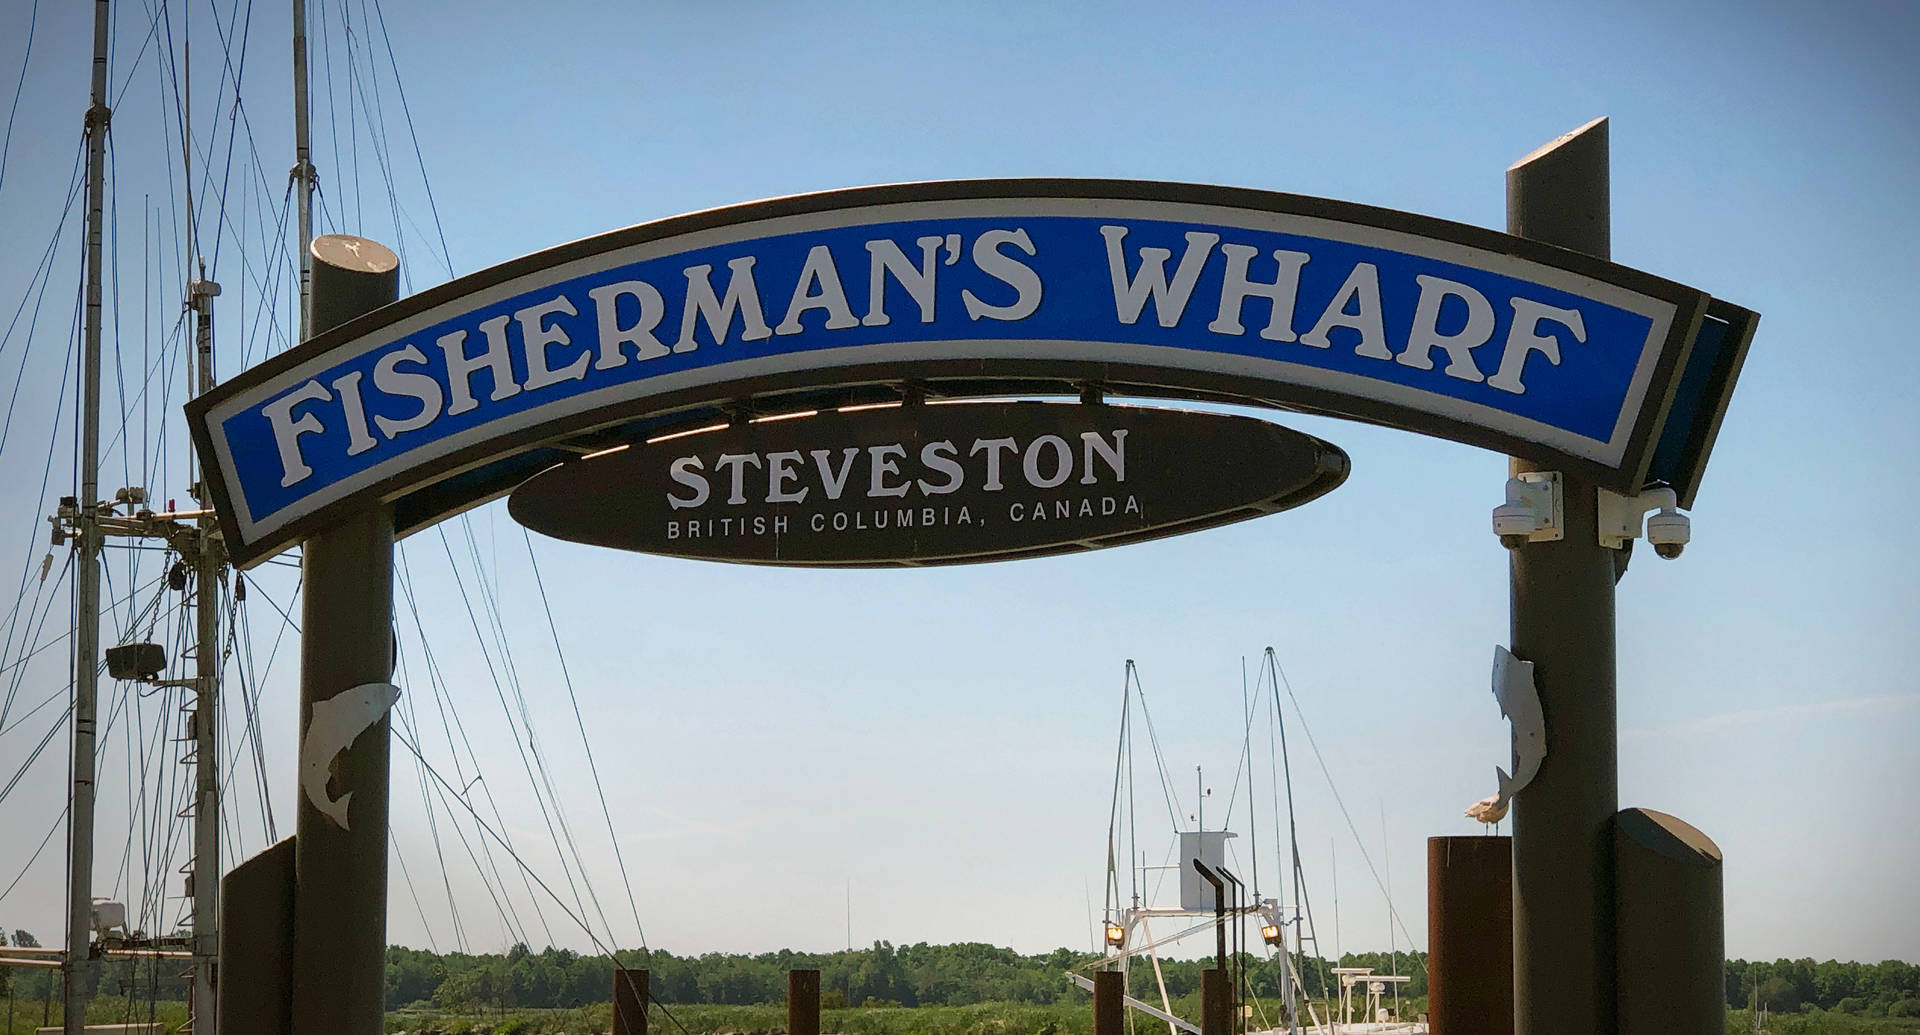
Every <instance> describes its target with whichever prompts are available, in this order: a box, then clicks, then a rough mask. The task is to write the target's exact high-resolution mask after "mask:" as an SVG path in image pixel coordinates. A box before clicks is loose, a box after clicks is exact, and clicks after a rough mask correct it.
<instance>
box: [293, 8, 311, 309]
mask: <svg viewBox="0 0 1920 1035" xmlns="http://www.w3.org/2000/svg"><path fill="white" fill-rule="evenodd" d="M307 112H308V104H307V0H293V154H294V159H293V172H292V174H291V175H292V177H293V184H294V186H293V190H294V198H295V208H296V209H297V210H298V212H299V222H300V340H301V341H306V340H307V339H308V338H310V337H312V336H313V305H312V298H313V251H312V249H313V182H314V177H315V174H314V171H313V143H312V140H311V138H310V130H309V128H308V125H307Z"/></svg>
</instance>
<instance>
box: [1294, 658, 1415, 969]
mask: <svg viewBox="0 0 1920 1035" xmlns="http://www.w3.org/2000/svg"><path fill="white" fill-rule="evenodd" d="M1273 670H1274V674H1275V675H1276V676H1277V677H1278V678H1279V680H1280V683H1281V685H1283V686H1285V687H1286V689H1287V699H1288V700H1290V701H1292V702H1293V710H1294V713H1295V714H1296V715H1298V716H1299V718H1300V729H1301V731H1302V732H1304V733H1305V734H1306V735H1307V746H1309V747H1311V748H1312V749H1313V759H1314V761H1316V762H1318V763H1319V764H1320V773H1321V775H1322V776H1325V777H1326V778H1327V789H1328V790H1329V791H1332V792H1333V801H1334V804H1336V805H1338V806H1340V817H1341V818H1342V819H1344V820H1346V823H1347V830H1348V831H1349V832H1351V833H1352V834H1353V840H1354V843H1355V844H1356V845H1357V846H1358V847H1359V849H1360V858H1361V859H1362V860H1364V861H1365V862H1366V864H1367V872H1368V873H1370V874H1372V875H1373V883H1374V885H1375V886H1377V887H1378V888H1379V889H1380V894H1381V895H1382V896H1384V897H1385V898H1386V900H1387V913H1388V914H1389V915H1390V916H1391V917H1392V918H1393V922H1394V924H1395V925H1396V926H1398V927H1399V928H1400V934H1401V936H1403V937H1405V938H1406V939H1407V942H1408V944H1412V943H1413V935H1411V934H1409V933H1408V932H1407V925H1406V923H1405V922H1404V921H1402V920H1401V919H1400V911H1399V910H1398V909H1397V908H1395V907H1394V904H1393V895H1392V893H1391V892H1389V891H1388V890H1387V885H1386V882H1385V881H1382V880H1381V879H1380V871H1379V870H1377V869H1375V868H1374V865H1373V856H1371V855H1370V854H1368V852H1367V845H1366V842H1365V841H1363V840H1361V838H1360V829H1359V828H1358V827H1356V826H1354V823H1353V816H1352V815H1351V814H1349V813H1348V812H1347V803H1346V802H1344V801H1342V800H1341V799H1340V789H1339V788H1338V787H1335V786H1334V784H1333V773H1332V772H1330V771H1329V770H1328V769H1327V760H1326V757H1325V756H1323V755H1322V754H1321V753H1320V745H1319V744H1318V743H1317V742H1316V741H1315V740H1314V739H1313V730H1312V729H1311V728H1310V727H1308V725H1307V716H1306V712H1304V711H1302V710H1301V708H1300V699H1299V698H1298V697H1295V696H1294V694H1293V684H1292V682H1290V681H1289V680H1288V679H1287V673H1286V670H1284V669H1282V668H1281V667H1280V662H1279V660H1278V659H1275V660H1274V663H1273Z"/></svg>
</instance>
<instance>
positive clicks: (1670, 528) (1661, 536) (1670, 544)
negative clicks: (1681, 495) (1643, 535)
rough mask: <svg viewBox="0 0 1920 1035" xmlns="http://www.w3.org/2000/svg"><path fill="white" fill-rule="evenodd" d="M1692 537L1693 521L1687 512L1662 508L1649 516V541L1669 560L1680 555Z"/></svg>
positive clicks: (1654, 548) (1656, 550)
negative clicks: (1689, 518)
mask: <svg viewBox="0 0 1920 1035" xmlns="http://www.w3.org/2000/svg"><path fill="white" fill-rule="evenodd" d="M1692 538H1693V522H1691V521H1689V520H1688V519H1687V516H1686V515H1685V514H1682V513H1680V512H1678V511H1675V510H1670V509H1662V510H1661V511H1660V512H1659V513H1658V514H1653V515H1651V516H1649V517H1648V518H1647V542H1649V543H1651V544H1653V552H1654V553H1657V554H1659V555H1660V556H1661V557H1664V558H1666V559H1667V560H1673V559H1674V558H1675V557H1678V556H1680V551H1682V550H1684V549H1686V548H1687V542H1688V541H1689V540H1691V539H1692Z"/></svg>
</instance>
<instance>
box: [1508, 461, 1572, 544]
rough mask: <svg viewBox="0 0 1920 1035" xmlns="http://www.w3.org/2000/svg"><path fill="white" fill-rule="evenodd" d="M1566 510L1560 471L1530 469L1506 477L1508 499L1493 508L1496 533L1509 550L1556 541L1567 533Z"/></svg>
mask: <svg viewBox="0 0 1920 1035" xmlns="http://www.w3.org/2000/svg"><path fill="white" fill-rule="evenodd" d="M1565 514H1566V503H1565V497H1564V496H1563V495H1562V491H1561V488H1560V472H1558V471H1528V472H1526V473H1525V474H1521V475H1516V476H1515V477H1512V478H1508V479H1507V501H1506V502H1505V503H1502V504H1501V505H1499V506H1497V507H1495V508H1493V534H1494V535H1496V536H1499V537H1500V545H1501V546H1504V547H1506V548H1507V549H1509V550H1518V549H1520V548H1521V547H1522V546H1525V545H1527V544H1528V543H1549V542H1557V541H1558V540H1560V539H1562V538H1564V537H1565V536H1566V521H1565Z"/></svg>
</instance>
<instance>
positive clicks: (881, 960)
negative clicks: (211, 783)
mask: <svg viewBox="0 0 1920 1035" xmlns="http://www.w3.org/2000/svg"><path fill="white" fill-rule="evenodd" d="M618 959H619V964H620V966H623V967H632V968H637V969H644V970H647V971H649V972H650V975H649V980H650V983H651V984H650V988H651V991H652V993H653V996H654V997H655V998H657V999H659V1000H660V1001H662V1002H665V1003H669V1004H674V1003H704V1004H724V1005H755V1004H766V1003H780V1002H784V1001H785V998H786V990H787V984H786V982H787V972H788V971H789V970H801V969H805V970H818V971H820V988H821V1005H823V1006H825V1007H827V1008H829V1009H833V1008H839V1007H844V1006H883V1005H884V1006H967V1005H972V1004H975V1003H985V1002H1014V1003H1031V1004H1046V1003H1052V1002H1056V1001H1059V1000H1061V999H1062V998H1064V997H1070V996H1077V995H1081V994H1083V993H1081V992H1079V991H1078V990H1077V989H1076V988H1074V987H1073V986H1071V985H1070V984H1069V983H1068V981H1067V979H1066V976H1065V975H1066V971H1068V970H1070V969H1077V968H1084V967H1086V966H1087V965H1088V964H1091V963H1093V962H1094V961H1096V960H1097V959H1098V957H1096V956H1093V955H1091V954H1089V953H1085V952H1076V951H1074V950H1072V949H1055V950H1053V951H1052V952H1046V953H1039V954H1035V955H1030V956H1029V955H1021V954H1019V953H1017V952H1015V951H1013V950H1012V949H1008V948H1002V947H999V946H994V945H987V944H983V943H979V942H966V943H961V944H955V945H929V944H927V943H925V942H921V943H918V944H914V945H902V946H895V945H893V944H892V943H890V942H886V941H877V942H875V943H873V945H872V946H871V947H869V948H865V949H855V950H851V951H841V952H830V953H804V952H794V951H792V950H789V949H782V950H781V951H779V952H768V953H760V954H757V955H739V954H731V953H706V954H702V955H698V956H676V955H674V954H673V953H670V952H665V951H661V950H654V951H651V952H647V951H639V950H634V951H623V952H621V953H619V956H618ZM1238 963H1239V965H1240V966H1241V967H1242V968H1244V971H1245V977H1246V982H1247V991H1248V993H1249V994H1251V995H1254V996H1258V997H1261V998H1277V997H1279V995H1280V994H1281V984H1280V969H1279V964H1278V963H1277V962H1276V961H1274V960H1269V959H1262V958H1260V957H1258V956H1254V955H1251V954H1242V955H1241V956H1240V957H1239V959H1238ZM1212 965H1213V960H1212V958H1211V957H1208V958H1205V959H1199V960H1170V959H1163V960H1162V961H1161V972H1162V974H1163V975H1164V976H1165V980H1166V983H1167V991H1168V993H1169V994H1170V995H1172V996H1173V997H1175V998H1180V997H1184V996H1187V995H1191V994H1194V993H1197V992H1198V991H1199V988H1200V974H1201V972H1202V971H1203V970H1205V969H1206V968H1208V967H1211V966H1212ZM1133 966H1134V968H1135V970H1134V972H1133V974H1132V976H1131V980H1132V984H1133V987H1135V988H1136V989H1144V988H1151V987H1154V986H1153V982H1154V975H1153V971H1152V965H1151V963H1150V962H1149V961H1147V960H1145V959H1136V960H1134V961H1133ZM1335 966H1350V967H1356V966H1357V967H1367V966H1371V967H1374V968H1376V969H1377V970H1378V971H1379V972H1380V973H1383V974H1384V973H1388V972H1390V971H1391V970H1392V969H1393V968H1394V967H1396V966H1397V968H1398V971H1397V972H1398V973H1401V974H1408V975H1411V976H1412V978H1413V980H1412V981H1410V982H1408V983H1407V984H1406V985H1405V986H1403V987H1402V989H1401V993H1402V994H1403V995H1407V996H1421V995H1425V994H1426V957H1425V954H1424V953H1409V952H1400V953H1395V954H1389V953H1384V952H1379V953H1348V954H1347V955H1345V956H1343V957H1342V958H1341V959H1340V960H1339V961H1333V960H1320V959H1309V960H1307V961H1306V963H1305V965H1304V967H1303V970H1304V972H1305V984H1306V986H1307V989H1308V993H1309V994H1310V995H1314V996H1319V995H1322V994H1323V991H1322V990H1323V987H1324V984H1331V983H1332V979H1331V969H1332V968H1333V967H1335ZM613 970H614V960H613V959H612V958H610V957H607V956H604V955H590V956H589V955H581V954H579V953H576V952H573V951H571V950H568V949H554V948H548V949H546V950H543V951H541V952H534V951H532V950H531V949H529V948H528V947H527V946H525V945H515V946H514V947H513V948H511V949H509V950H508V951H507V952H505V953H500V954H469V953H447V954H444V955H443V954H438V953H434V952H430V951H427V950H424V949H408V948H404V947H401V946H394V947H393V948H391V949H390V950H389V951H388V954H387V1004H388V1006H389V1008H398V1007H403V1006H409V1005H422V1006H433V1007H437V1008H440V1009H445V1010H476V1009H496V1010H497V1009H515V1008H572V1007H578V1006H585V1005H588V1004H590V1003H602V1002H606V1001H607V1000H608V998H609V996H610V992H611V989H612V985H613ZM1323 983H1324V984H1323Z"/></svg>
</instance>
